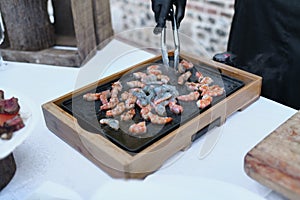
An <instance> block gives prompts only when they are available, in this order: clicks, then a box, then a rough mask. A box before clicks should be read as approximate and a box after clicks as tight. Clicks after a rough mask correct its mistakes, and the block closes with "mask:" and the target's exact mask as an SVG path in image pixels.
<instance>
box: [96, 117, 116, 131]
mask: <svg viewBox="0 0 300 200" xmlns="http://www.w3.org/2000/svg"><path fill="white" fill-rule="evenodd" d="M100 124H106V125H108V126H109V127H111V128H112V129H114V130H118V129H119V128H120V125H119V121H118V120H116V119H111V118H104V119H101V120H100Z"/></svg>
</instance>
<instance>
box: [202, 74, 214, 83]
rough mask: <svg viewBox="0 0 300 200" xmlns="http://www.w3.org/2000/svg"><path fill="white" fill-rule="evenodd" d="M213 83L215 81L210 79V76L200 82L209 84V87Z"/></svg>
mask: <svg viewBox="0 0 300 200" xmlns="http://www.w3.org/2000/svg"><path fill="white" fill-rule="evenodd" d="M213 82H214V80H213V79H212V78H210V77H208V76H205V77H203V78H202V79H201V80H200V83H201V84H207V85H209V84H211V83H213Z"/></svg>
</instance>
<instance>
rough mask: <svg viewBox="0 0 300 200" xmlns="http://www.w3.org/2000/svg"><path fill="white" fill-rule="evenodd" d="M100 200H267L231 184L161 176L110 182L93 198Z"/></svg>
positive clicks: (195, 178) (204, 179) (203, 179)
mask: <svg viewBox="0 0 300 200" xmlns="http://www.w3.org/2000/svg"><path fill="white" fill-rule="evenodd" d="M98 199H130V200H141V199H143V200H153V199H172V200H177V199H180V200H182V199H189V200H191V199H195V200H199V199H205V200H220V199H222V200H240V199H242V200H265V199H264V198H262V197H260V196H258V195H256V194H254V193H252V192H250V191H248V190H246V189H244V188H242V187H239V186H236V185H233V184H230V183H225V182H222V181H218V180H212V179H206V178H200V177H199V178H198V177H186V176H159V177H156V178H154V179H151V178H150V179H148V178H147V179H146V180H144V181H136V180H134V181H132V180H130V181H124V180H123V181H122V180H113V181H109V182H108V183H107V184H105V185H104V186H102V187H101V188H100V189H99V190H97V192H96V193H94V195H93V196H92V198H91V200H98Z"/></svg>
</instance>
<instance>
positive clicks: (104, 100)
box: [99, 90, 111, 104]
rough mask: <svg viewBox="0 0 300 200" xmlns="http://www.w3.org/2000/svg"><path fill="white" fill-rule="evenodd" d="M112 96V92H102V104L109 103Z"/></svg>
mask: <svg viewBox="0 0 300 200" xmlns="http://www.w3.org/2000/svg"><path fill="white" fill-rule="evenodd" d="M110 95H111V93H110V90H105V91H103V92H101V94H100V97H99V98H100V101H101V102H102V104H106V103H108V100H107V98H109V97H110Z"/></svg>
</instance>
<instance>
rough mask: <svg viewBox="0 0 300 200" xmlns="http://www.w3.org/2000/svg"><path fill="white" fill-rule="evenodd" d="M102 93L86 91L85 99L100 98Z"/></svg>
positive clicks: (94, 99)
mask: <svg viewBox="0 0 300 200" xmlns="http://www.w3.org/2000/svg"><path fill="white" fill-rule="evenodd" d="M100 94H101V93H86V94H84V95H83V99H84V100H86V101H96V100H98V99H100Z"/></svg>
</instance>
